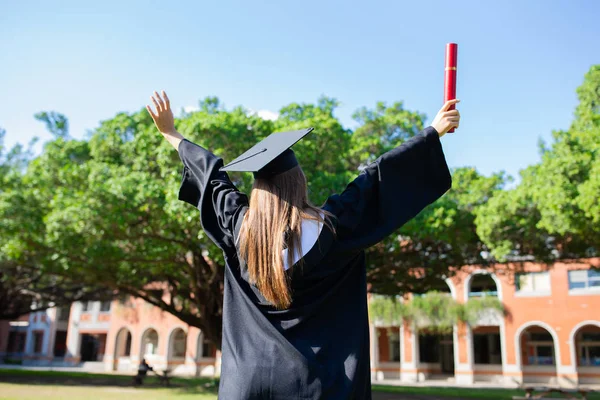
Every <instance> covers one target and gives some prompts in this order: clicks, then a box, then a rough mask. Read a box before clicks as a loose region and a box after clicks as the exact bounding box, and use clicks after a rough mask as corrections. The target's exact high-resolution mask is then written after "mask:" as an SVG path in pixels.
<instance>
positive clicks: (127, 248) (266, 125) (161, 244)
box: [0, 67, 600, 346]
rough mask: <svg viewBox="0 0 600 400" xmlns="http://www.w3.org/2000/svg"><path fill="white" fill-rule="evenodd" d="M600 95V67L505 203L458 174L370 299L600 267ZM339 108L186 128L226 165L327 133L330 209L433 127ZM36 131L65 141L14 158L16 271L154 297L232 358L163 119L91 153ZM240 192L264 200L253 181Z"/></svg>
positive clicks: (374, 261)
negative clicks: (523, 265) (336, 196)
mask: <svg viewBox="0 0 600 400" xmlns="http://www.w3.org/2000/svg"><path fill="white" fill-rule="evenodd" d="M599 88H600V67H593V68H592V69H591V70H590V72H589V73H588V74H587V75H586V79H585V82H584V84H583V85H582V86H581V87H580V89H578V94H579V97H580V105H579V106H578V108H577V110H576V114H575V121H574V123H573V125H572V127H571V128H570V129H569V130H568V131H566V132H555V134H554V138H555V141H554V143H552V144H551V146H550V147H546V146H545V145H543V146H542V161H541V162H540V163H539V164H537V165H534V166H531V167H529V168H528V169H526V170H525V171H523V173H522V180H521V183H520V184H519V185H518V186H517V187H516V188H514V189H511V190H505V189H504V185H505V183H506V182H507V181H508V177H507V176H506V175H505V174H504V173H503V172H499V173H497V174H493V175H492V176H489V177H486V176H482V175H481V174H479V173H478V172H477V171H476V170H475V169H474V168H471V167H461V168H456V169H454V170H453V187H452V189H451V190H450V192H448V193H447V194H446V195H444V196H443V197H442V198H440V199H439V200H438V201H437V202H435V203H434V204H432V205H430V206H428V207H427V208H426V209H425V210H423V211H422V212H421V213H420V214H419V215H418V216H417V217H416V218H414V219H413V220H411V221H410V222H409V223H407V224H406V225H405V226H403V227H402V228H400V229H399V230H398V231H397V232H395V233H394V234H393V235H391V236H390V237H389V238H387V239H386V240H384V241H383V242H382V243H380V244H378V245H377V246H375V247H373V248H372V249H369V251H368V254H367V264H368V265H367V268H368V269H367V273H368V280H369V284H370V290H371V291H372V292H374V293H381V294H394V295H396V294H401V293H406V292H409V291H416V292H425V291H427V290H430V289H431V288H432V287H433V285H434V283H435V282H438V281H439V278H440V277H447V276H449V275H451V274H452V273H453V272H454V271H456V269H457V268H459V267H461V266H463V265H467V264H490V263H493V262H495V261H496V260H501V259H503V258H504V257H506V256H509V255H514V254H519V255H534V256H535V257H540V258H544V257H545V258H548V257H556V251H558V252H559V256H561V257H565V256H582V255H585V254H590V251H591V250H590V249H591V248H592V249H593V248H595V247H594V246H597V243H598V239H599V234H600V228H598V227H599V226H600V225H599V224H598V220H599V219H600V205H599V202H598V198H599V197H600V196H599V194H600V193H599V191H600V165H599V161H598V157H597V149H598V143H600V140H599V139H600V136H599V118H598V108H599V107H600V89H599ZM337 106H338V103H337V101H336V100H335V99H332V98H327V97H322V98H320V99H318V101H317V102H316V103H314V104H299V103H292V104H289V105H287V106H285V107H283V108H282V109H281V110H280V112H279V118H278V119H277V120H275V121H268V120H263V119H262V118H260V117H258V116H257V115H254V114H252V113H249V112H248V111H247V110H245V109H244V108H243V107H235V108H233V109H230V110H227V109H225V108H224V107H223V106H222V105H221V104H220V102H219V100H218V99H217V98H214V97H209V98H206V99H205V100H203V101H201V103H200V110H199V111H196V112H191V113H182V115H181V117H180V118H178V119H177V121H176V126H177V128H178V130H179V132H181V133H182V134H183V135H184V136H185V137H187V138H189V139H190V140H191V141H194V142H196V143H198V144H200V145H202V146H204V147H205V148H208V149H209V150H211V151H212V152H213V153H215V154H217V155H219V156H221V157H223V159H224V160H225V161H228V160H232V159H233V158H235V157H236V156H237V155H239V154H241V153H242V152H243V151H245V150H246V149H247V148H249V147H250V146H252V145H253V144H254V143H255V142H256V141H258V140H260V139H261V138H264V137H265V136H267V135H269V134H270V133H272V132H275V131H283V130H293V129H300V128H304V127H309V126H314V127H315V128H316V129H315V132H313V133H312V134H311V136H310V139H309V140H303V141H301V142H299V143H298V144H297V145H296V146H295V147H294V149H295V150H297V151H296V154H297V156H298V158H299V161H300V163H301V165H302V166H303V169H304V171H305V174H306V176H307V179H308V181H309V191H310V198H311V200H312V202H313V203H315V204H322V203H323V202H324V201H325V199H326V198H327V197H328V196H329V195H331V194H333V193H336V192H338V193H339V192H341V191H342V190H343V189H344V187H345V185H346V184H347V183H348V182H349V181H350V180H351V179H353V177H354V176H356V175H357V174H358V173H359V171H360V170H361V168H362V167H364V166H365V165H366V163H369V162H371V161H373V160H374V159H375V158H376V157H378V156H379V155H380V154H382V153H383V152H385V151H387V150H390V149H392V148H393V147H395V146H398V145H399V144H401V143H402V142H404V141H405V140H407V139H408V138H410V137H412V136H414V135H415V134H417V133H418V132H419V131H420V130H421V129H422V128H423V126H424V121H425V116H424V115H423V114H421V113H418V112H415V111H411V110H407V109H405V108H404V106H403V104H402V103H400V102H397V103H394V104H391V105H388V104H386V103H382V102H381V103H377V104H376V105H375V107H373V108H367V107H363V108H361V109H359V110H357V111H356V113H355V114H354V119H355V121H356V122H357V125H358V126H357V128H356V129H354V130H349V129H346V128H344V127H343V126H342V124H341V123H340V121H339V119H338V118H337V117H336V116H335V110H336V107H337ZM36 118H38V119H39V120H40V121H42V122H44V123H45V124H46V125H47V127H48V130H49V131H50V132H52V133H53V135H54V139H53V140H51V141H49V142H47V143H45V144H44V148H43V151H42V153H41V154H40V155H39V156H36V157H31V156H29V157H25V156H22V157H16V156H14V155H13V156H12V158H11V160H10V161H9V159H8V158H7V156H6V155H5V156H3V157H0V174H1V175H0V178H1V179H2V183H3V185H2V188H0V239H1V241H0V267H1V268H2V269H6V268H8V266H9V265H11V266H19V268H24V267H25V266H27V268H30V269H31V270H33V271H35V272H36V273H37V274H39V275H40V276H43V277H45V279H50V277H53V278H52V279H56V280H58V281H60V282H61V285H68V284H69V283H70V284H77V285H78V286H77V287H78V288H80V289H82V290H89V291H92V290H95V289H102V290H105V291H109V292H110V293H120V294H126V295H132V296H136V297H140V298H142V299H144V300H146V301H147V302H149V303H151V304H153V305H155V306H157V307H160V308H161V309H163V310H164V311H166V312H169V313H172V314H173V315H175V316H177V317H178V318H180V319H181V320H182V321H184V322H185V323H188V324H190V325H192V326H196V327H198V328H200V329H201V330H202V331H203V332H204V334H205V335H206V336H207V337H208V338H209V339H211V340H212V341H213V342H214V343H215V344H217V346H219V345H220V338H221V308H222V301H223V299H222V292H223V279H224V274H223V258H222V254H221V252H220V251H219V249H218V248H217V247H216V246H215V245H214V244H213V243H212V242H211V241H210V239H209V238H208V237H207V236H206V234H205V233H204V232H203V231H202V229H201V227H200V224H199V215H198V210H196V209H194V208H193V207H190V206H189V205H187V204H186V203H183V202H181V201H178V200H177V195H178V188H179V184H180V179H181V172H182V165H181V161H180V160H179V158H178V155H177V152H176V151H174V150H173V149H172V148H171V147H170V145H169V144H168V143H167V142H166V141H165V140H164V139H163V138H162V137H161V135H160V134H159V133H158V132H157V131H156V129H155V128H154V126H153V123H152V119H151V118H150V116H149V115H148V114H147V112H146V111H145V110H140V111H139V112H134V113H119V114H117V115H116V116H115V117H114V118H111V119H109V120H106V121H102V122H101V123H100V125H99V127H97V128H96V129H95V130H94V131H93V132H92V133H91V135H90V136H89V137H88V138H86V139H74V138H72V137H70V136H69V132H68V121H67V119H66V117H64V116H62V115H60V114H58V113H55V112H49V113H39V114H37V115H36ZM456 134H460V132H458V133H456ZM443 140H452V135H448V137H445V138H444V139H443ZM17 153H18V154H22V153H19V151H16V153H15V154H17ZM0 154H3V153H0ZM7 154H8V153H7ZM15 157H16V158H15ZM16 160H18V162H17V161H16ZM230 177H231V178H232V180H233V181H234V183H235V184H236V185H237V186H238V188H239V189H240V190H242V191H245V192H246V193H249V190H250V187H251V181H252V177H251V175H250V174H242V173H236V174H232V175H230ZM5 275H6V274H5ZM0 276H1V275H0ZM157 288H158V289H161V290H157Z"/></svg>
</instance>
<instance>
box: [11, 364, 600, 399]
mask: <svg viewBox="0 0 600 400" xmlns="http://www.w3.org/2000/svg"><path fill="white" fill-rule="evenodd" d="M171 383H172V385H171V386H172V387H169V388H165V387H163V386H161V385H159V382H158V379H157V378H156V377H155V376H153V375H152V374H150V375H149V376H148V377H147V378H146V381H145V382H144V386H143V387H138V388H136V387H133V386H132V377H131V376H130V375H114V374H88V373H84V372H61V371H28V370H20V369H0V399H2V400H9V399H10V400H13V399H14V400H17V399H19V400H28V399H31V400H33V399H35V400H37V399H40V398H43V399H55V400H59V399H60V400H63V399H68V400H79V399H82V400H83V399H85V400H87V399H92V398H93V399H94V400H121V399H123V400H138V399H139V400H142V399H143V400H163V399H164V400H166V399H176V400H185V399H198V400H216V399H217V387H218V381H217V380H215V379H211V378H179V377H176V378H173V379H172V382H171ZM373 392H379V393H382V392H385V393H390V394H391V393H394V394H398V399H402V398H405V396H406V398H407V397H408V396H407V395H419V396H431V397H432V399H433V398H435V397H438V398H448V399H451V398H454V399H456V398H460V399H486V400H488V399H490V400H510V399H512V396H515V395H520V396H523V395H524V391H522V390H518V389H480V388H453V387H445V388H444V387H404V386H400V387H398V386H383V385H373ZM386 397H387V396H386ZM375 398H377V396H375ZM588 399H589V400H600V394H594V395H591V396H589V397H588Z"/></svg>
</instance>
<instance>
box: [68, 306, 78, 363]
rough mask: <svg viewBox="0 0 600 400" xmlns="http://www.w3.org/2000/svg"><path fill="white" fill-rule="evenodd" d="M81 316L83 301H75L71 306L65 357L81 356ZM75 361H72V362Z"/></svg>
mask: <svg viewBox="0 0 600 400" xmlns="http://www.w3.org/2000/svg"><path fill="white" fill-rule="evenodd" d="M80 318H81V303H80V302H77V303H73V306H72V307H71V317H70V318H69V326H68V328H67V332H68V333H67V353H66V355H65V358H80V354H79V346H80V343H79V342H80V335H79V320H80ZM72 362H73V361H71V363H72Z"/></svg>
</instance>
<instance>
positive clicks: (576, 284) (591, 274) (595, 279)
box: [569, 269, 600, 291]
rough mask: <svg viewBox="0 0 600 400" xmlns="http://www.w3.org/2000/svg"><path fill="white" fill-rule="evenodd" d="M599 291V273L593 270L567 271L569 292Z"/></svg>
mask: <svg viewBox="0 0 600 400" xmlns="http://www.w3.org/2000/svg"><path fill="white" fill-rule="evenodd" d="M580 290H581V291H584V290H586V291H587V290H597V291H600V271H596V270H593V269H588V270H576V271H569V291H580Z"/></svg>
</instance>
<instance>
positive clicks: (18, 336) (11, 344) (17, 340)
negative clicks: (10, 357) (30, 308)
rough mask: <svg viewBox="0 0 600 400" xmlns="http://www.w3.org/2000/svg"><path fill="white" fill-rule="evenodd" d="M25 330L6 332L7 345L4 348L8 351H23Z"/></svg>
mask: <svg viewBox="0 0 600 400" xmlns="http://www.w3.org/2000/svg"><path fill="white" fill-rule="evenodd" d="M25 339H26V336H25V332H16V331H10V333H9V334H8V345H7V347H6V350H7V351H8V352H9V353H22V352H24V351H25Z"/></svg>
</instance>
